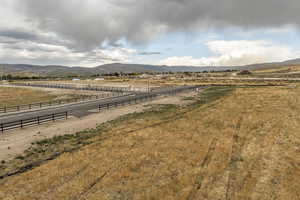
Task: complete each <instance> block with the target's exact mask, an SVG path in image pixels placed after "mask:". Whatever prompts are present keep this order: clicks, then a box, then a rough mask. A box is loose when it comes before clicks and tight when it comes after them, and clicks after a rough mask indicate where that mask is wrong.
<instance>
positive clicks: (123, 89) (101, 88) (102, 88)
mask: <svg viewBox="0 0 300 200" xmlns="http://www.w3.org/2000/svg"><path fill="white" fill-rule="evenodd" d="M10 85H15V86H30V87H43V88H58V89H69V90H90V91H102V92H119V93H125V92H133V91H131V90H130V89H128V88H126V87H108V86H95V85H73V84H32V83H10Z"/></svg>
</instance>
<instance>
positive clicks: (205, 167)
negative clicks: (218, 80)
mask: <svg viewBox="0 0 300 200" xmlns="http://www.w3.org/2000/svg"><path fill="white" fill-rule="evenodd" d="M299 113H300V87H299V86H298V85H291V86H289V87H287V86H284V87H239V88H233V87H217V88H216V87H215V88H209V89H207V90H205V91H204V92H203V93H201V94H200V96H199V97H198V98H197V99H196V101H195V102H194V103H193V104H191V105H188V106H184V107H179V106H174V105H166V106H154V107H152V108H150V110H148V111H146V112H144V113H139V114H130V115H127V116H124V117H121V118H119V119H117V120H114V121H111V122H108V123H105V124H103V125H101V126H98V127H97V128H95V129H92V130H86V131H84V132H81V133H78V134H75V135H65V136H60V137H55V138H52V139H47V140H43V141H40V142H37V143H36V144H33V146H32V147H31V148H30V149H28V150H27V151H26V152H25V153H24V154H23V155H20V156H18V157H17V158H16V159H15V160H13V161H11V162H8V163H3V164H2V168H1V174H2V175H4V176H3V177H2V180H0V188H1V190H0V199H57V200H59V199H234V200H238V199H253V200H254V199H255V200H256V199H257V200H258V199H286V200H290V199H292V200H293V199H299V196H300V192H299V190H298V186H299V184H300V154H299V152H300V135H299V134H298V133H299V131H298V130H299V129H300V117H299ZM21 172H23V173H21ZM10 173H11V174H10ZM14 173H15V174H14ZM9 174H10V175H12V176H5V175H9ZM13 174H14V175H13Z"/></svg>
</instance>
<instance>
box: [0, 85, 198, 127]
mask: <svg viewBox="0 0 300 200" xmlns="http://www.w3.org/2000/svg"><path fill="white" fill-rule="evenodd" d="M196 88H203V86H180V87H175V88H166V89H161V90H157V91H152V92H149V93H140V94H127V95H124V96H119V97H112V98H107V99H99V100H93V101H88V102H80V103H74V104H67V105H61V106H57V107H51V108H44V109H39V110H31V111H23V112H18V113H11V114H5V115H0V124H1V123H8V122H14V121H19V120H25V119H30V118H34V117H38V116H44V115H51V114H55V113H61V112H68V113H69V115H74V116H78V117H81V116H85V115H88V114H90V112H89V111H90V110H94V109H98V108H99V105H102V104H107V103H116V102H123V101H129V100H131V99H136V98H137V97H146V96H153V97H157V96H160V95H167V94H172V93H175V92H181V91H185V90H191V89H196Z"/></svg>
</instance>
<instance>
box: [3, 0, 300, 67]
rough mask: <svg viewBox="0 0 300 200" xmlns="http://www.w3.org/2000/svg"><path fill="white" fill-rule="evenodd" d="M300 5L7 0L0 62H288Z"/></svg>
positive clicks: (298, 43)
mask: <svg viewBox="0 0 300 200" xmlns="http://www.w3.org/2000/svg"><path fill="white" fill-rule="evenodd" d="M299 9H300V1H299V0H289V1H288V2H286V1H282V0H84V1H82V0H51V1H41V0H1V1H0V63H9V64H15V63H22V64H38V65H66V66H83V67H94V66H98V65H102V64H108V63H116V62H117V63H136V64H154V65H168V66H173V65H174V66H199V67H201V66H241V65H247V64H253V63H261V62H277V61H284V60H288V59H295V58H300V34H299V26H300V15H299V14H298V13H299Z"/></svg>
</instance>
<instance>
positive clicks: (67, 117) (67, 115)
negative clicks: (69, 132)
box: [66, 111, 68, 119]
mask: <svg viewBox="0 0 300 200" xmlns="http://www.w3.org/2000/svg"><path fill="white" fill-rule="evenodd" d="M66 119H68V111H67V112H66Z"/></svg>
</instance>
